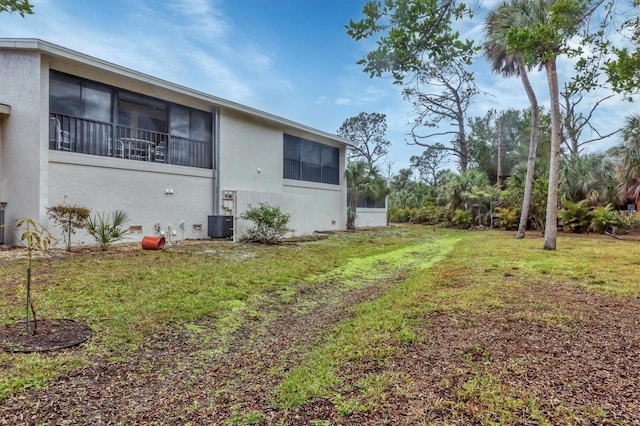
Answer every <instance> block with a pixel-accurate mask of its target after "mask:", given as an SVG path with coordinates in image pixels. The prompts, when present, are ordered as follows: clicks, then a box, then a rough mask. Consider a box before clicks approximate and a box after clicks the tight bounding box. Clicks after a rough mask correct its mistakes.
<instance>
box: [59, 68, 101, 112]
mask: <svg viewBox="0 0 640 426" xmlns="http://www.w3.org/2000/svg"><path fill="white" fill-rule="evenodd" d="M49 93H50V95H49V109H50V111H51V112H53V113H57V114H63V115H70V116H73V117H77V118H86V119H89V120H95V121H103V122H107V123H108V122H110V121H111V93H112V89H111V88H110V87H108V86H104V85H101V84H98V83H93V82H90V81H85V80H80V79H77V78H73V77H69V76H66V75H64V74H59V73H56V72H55V71H52V72H51V80H50V83H49Z"/></svg>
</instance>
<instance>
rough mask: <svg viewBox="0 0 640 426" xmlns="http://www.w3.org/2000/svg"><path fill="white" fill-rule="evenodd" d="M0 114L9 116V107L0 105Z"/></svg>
mask: <svg viewBox="0 0 640 426" xmlns="http://www.w3.org/2000/svg"><path fill="white" fill-rule="evenodd" d="M0 114H4V115H10V114H11V107H10V106H9V105H6V104H0Z"/></svg>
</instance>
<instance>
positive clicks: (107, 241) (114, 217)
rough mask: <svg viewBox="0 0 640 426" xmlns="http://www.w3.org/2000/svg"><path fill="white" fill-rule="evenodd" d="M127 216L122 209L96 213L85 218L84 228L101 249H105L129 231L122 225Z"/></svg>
mask: <svg viewBox="0 0 640 426" xmlns="http://www.w3.org/2000/svg"><path fill="white" fill-rule="evenodd" d="M128 220H129V217H128V216H127V214H126V213H125V212H123V211H122V210H116V211H114V212H113V213H112V214H111V215H103V214H100V213H97V214H96V215H95V216H94V217H93V218H91V217H89V218H88V219H87V225H86V226H85V229H86V230H87V232H88V233H89V235H91V236H92V237H93V238H94V239H95V240H96V242H97V243H98V244H99V245H100V248H101V249H102V250H103V251H106V250H107V249H108V248H109V246H110V245H111V244H112V243H115V242H116V241H120V240H122V239H123V238H124V236H125V235H127V233H128V232H129V231H128V230H127V229H125V228H123V227H122V226H123V225H124V224H125V223H126V222H127V221H128Z"/></svg>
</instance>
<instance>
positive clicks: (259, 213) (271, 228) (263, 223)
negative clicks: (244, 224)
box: [240, 203, 293, 244]
mask: <svg viewBox="0 0 640 426" xmlns="http://www.w3.org/2000/svg"><path fill="white" fill-rule="evenodd" d="M240 218H241V219H243V220H250V221H253V223H254V224H255V226H254V227H251V228H249V229H248V230H247V233H246V235H245V238H246V239H247V241H257V242H260V243H263V244H275V243H277V242H278V241H279V240H280V239H281V238H282V237H284V235H285V234H286V233H287V232H292V231H293V229H290V228H288V227H287V225H288V223H289V219H290V218H291V215H290V214H288V213H282V211H281V210H280V207H272V206H270V205H269V204H267V203H260V207H254V208H251V209H249V210H247V211H246V212H244V213H243V214H242V216H240Z"/></svg>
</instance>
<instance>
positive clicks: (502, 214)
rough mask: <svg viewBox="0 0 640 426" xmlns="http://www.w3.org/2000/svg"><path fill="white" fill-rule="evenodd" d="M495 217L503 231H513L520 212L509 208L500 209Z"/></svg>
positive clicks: (497, 209) (495, 213) (496, 211)
mask: <svg viewBox="0 0 640 426" xmlns="http://www.w3.org/2000/svg"><path fill="white" fill-rule="evenodd" d="M493 215H494V217H497V218H498V220H499V221H500V228H502V229H513V228H514V227H515V224H516V220H518V212H517V211H516V210H515V209H512V208H509V207H498V208H496V210H495V212H494V214H493Z"/></svg>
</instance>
